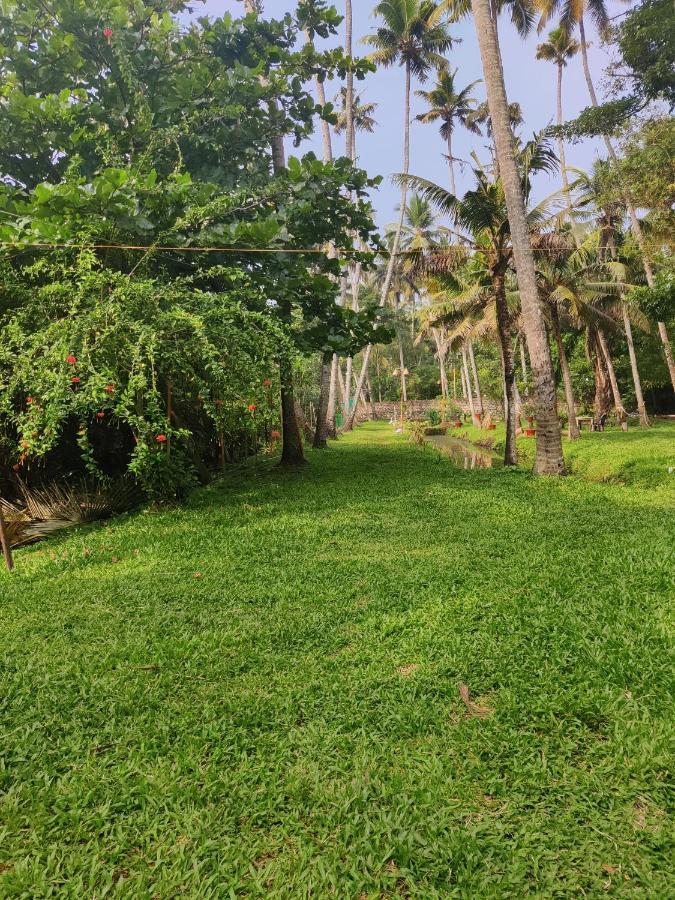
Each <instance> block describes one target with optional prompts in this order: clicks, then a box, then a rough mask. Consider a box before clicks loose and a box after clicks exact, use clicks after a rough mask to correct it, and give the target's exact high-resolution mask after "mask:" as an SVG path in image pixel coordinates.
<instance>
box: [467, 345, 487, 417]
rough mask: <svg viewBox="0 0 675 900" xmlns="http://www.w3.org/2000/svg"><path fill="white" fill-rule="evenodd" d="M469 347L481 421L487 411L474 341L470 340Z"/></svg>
mask: <svg viewBox="0 0 675 900" xmlns="http://www.w3.org/2000/svg"><path fill="white" fill-rule="evenodd" d="M467 349H468V351H469V362H470V363H471V374H472V375H473V383H474V385H475V387H476V405H477V406H478V412H479V413H480V415H481V422H482V421H483V416H484V414H485V411H484V409H483V397H482V394H481V392H480V381H479V380H478V368H477V367H476V354H475V353H474V352H473V343H472V342H471V341H469V343H468V347H467Z"/></svg>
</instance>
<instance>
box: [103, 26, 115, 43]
mask: <svg viewBox="0 0 675 900" xmlns="http://www.w3.org/2000/svg"><path fill="white" fill-rule="evenodd" d="M112 33H113V32H112V28H104V29H103V37H104V38H105V39H106V41H107V42H108V43H110V38H111V37H112Z"/></svg>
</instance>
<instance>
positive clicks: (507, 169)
mask: <svg viewBox="0 0 675 900" xmlns="http://www.w3.org/2000/svg"><path fill="white" fill-rule="evenodd" d="M471 9H472V11H473V17H474V24H475V28H476V35H477V38H478V46H479V48H480V55H481V61H482V67H483V76H484V80H485V87H486V90H487V99H488V106H489V110H490V118H491V120H492V128H493V133H494V139H495V146H496V149H497V158H498V161H499V170H500V174H501V177H502V181H503V185H504V194H505V199H506V206H507V210H508V216H509V225H510V231H511V241H512V245H513V256H514V260H515V265H516V272H517V275H518V287H519V291H520V297H521V306H522V315H523V322H524V327H525V334H526V336H527V344H528V348H529V351H530V362H531V365H532V379H533V399H534V406H535V413H536V417H537V436H536V457H535V464H534V471H535V473H536V474H539V475H560V474H562V473H563V472H564V469H565V462H564V459H563V453H562V440H561V437H560V422H559V420H558V411H557V408H556V393H555V381H554V377H553V363H552V360H551V349H550V347H549V344H548V336H547V334H546V327H545V323H544V313H543V309H542V305H541V300H540V298H539V292H538V290H537V278H536V273H535V267H534V257H533V255H532V247H531V244H530V234H529V229H528V226H527V218H526V213H525V201H524V198H523V190H522V184H521V180H520V175H519V173H518V167H517V166H516V160H515V156H514V150H513V133H512V131H511V124H510V121H509V107H508V101H507V99H506V89H505V86H504V78H503V73H502V68H501V59H500V55H499V49H498V47H497V42H496V36H495V28H494V27H493V24H492V18H491V15H490V4H489V0H471Z"/></svg>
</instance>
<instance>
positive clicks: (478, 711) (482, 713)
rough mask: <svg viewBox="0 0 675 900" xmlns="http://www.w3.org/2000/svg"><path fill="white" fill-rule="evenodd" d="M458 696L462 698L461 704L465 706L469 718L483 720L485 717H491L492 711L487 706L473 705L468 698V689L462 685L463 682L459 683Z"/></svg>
mask: <svg viewBox="0 0 675 900" xmlns="http://www.w3.org/2000/svg"><path fill="white" fill-rule="evenodd" d="M459 696H460V697H461V698H462V703H463V704H464V706H466V708H467V711H468V713H469V715H470V716H476V717H477V718H480V719H484V718H486V717H487V716H491V715H492V713H493V712H494V709H490V707H489V706H480V704H478V703H474V701H473V700H472V699H471V698H470V697H469V687H468V685H466V684H464V682H463V681H460V683H459Z"/></svg>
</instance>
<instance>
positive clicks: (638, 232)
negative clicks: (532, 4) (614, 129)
mask: <svg viewBox="0 0 675 900" xmlns="http://www.w3.org/2000/svg"><path fill="white" fill-rule="evenodd" d="M579 37H580V38H581V62H582V66H583V70H584V77H585V78H586V86H587V87H588V94H589V96H590V98H591V106H593V107H597V106H598V105H599V104H598V98H597V96H596V93H595V86H594V85H593V78H592V77H591V70H590V67H589V65H588V53H587V49H586V30H585V28H584V17H583V16H580V18H579ZM603 140H604V142H605V146H606V147H607V152H608V153H609V156H610V159H611V160H612V162H613V163H614V164H615V165H616V163H617V162H618V160H617V155H616V151H615V150H614V145H613V144H612V142H611V140H610V139H609V138H608V137H607V135H604V136H603ZM622 193H623V199H624V203H625V204H626V209H627V210H628V216H629V219H630V227H631V231H632V232H633V236H634V238H635V241H636V243H637V245H638V248H639V250H640V256H641V258H642V266H643V268H644V271H645V277H646V279H647V284H648V285H649V287H654V272H653V270H652V265H651V262H650V259H649V254H648V252H647V248H646V246H645V241H644V235H643V234H642V226H641V225H640V220H639V219H638V216H637V211H636V209H635V204H634V203H633V201H632V199H631V197H630V193H629V192H628V191H627V190H625V188H623V187H622ZM658 327H659V337H660V338H661V343H662V344H663V352H664V355H665V357H666V363H667V365H668V373H669V374H670V382H671V384H672V386H673V390H674V391H675V359H673V350H672V346H671V343H670V338H669V336H668V329H667V328H666V323H665V322H659V323H658Z"/></svg>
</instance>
